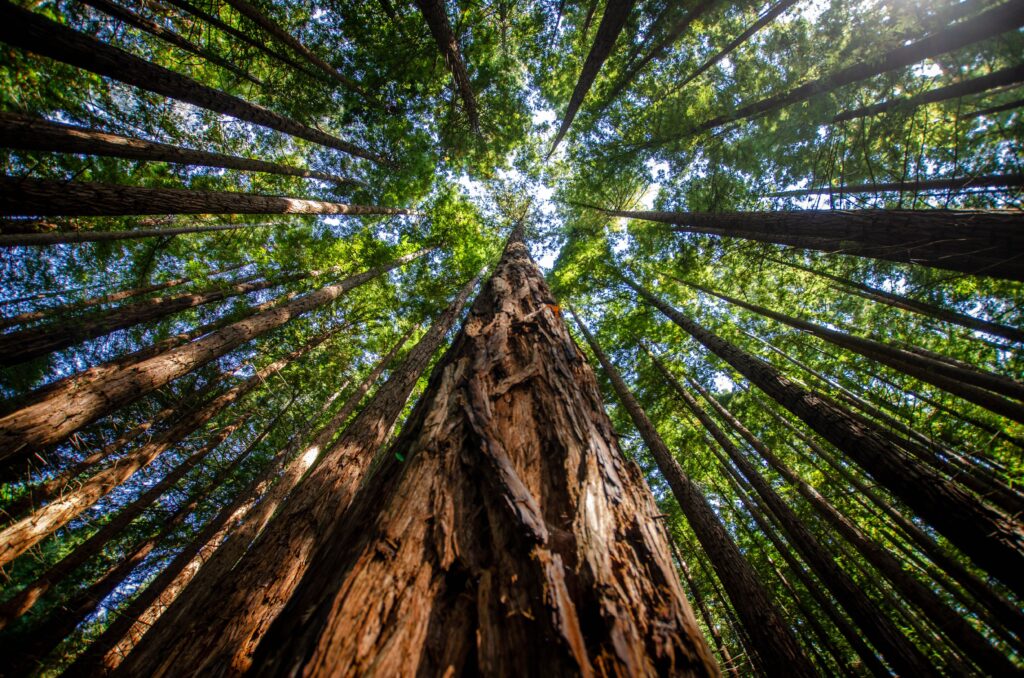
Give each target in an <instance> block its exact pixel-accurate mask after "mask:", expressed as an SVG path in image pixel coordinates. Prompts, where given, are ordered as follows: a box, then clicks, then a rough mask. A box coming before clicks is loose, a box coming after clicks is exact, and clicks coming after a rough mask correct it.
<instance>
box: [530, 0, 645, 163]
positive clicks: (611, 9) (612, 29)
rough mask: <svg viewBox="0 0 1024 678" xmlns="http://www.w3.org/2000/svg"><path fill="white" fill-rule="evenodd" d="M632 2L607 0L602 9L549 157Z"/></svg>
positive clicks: (578, 106) (578, 108) (616, 37)
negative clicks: (591, 42)
mask: <svg viewBox="0 0 1024 678" xmlns="http://www.w3.org/2000/svg"><path fill="white" fill-rule="evenodd" d="M634 4H635V0H608V1H607V4H606V5H605V8H604V16H602V17H601V25H599V26H598V27H597V35H596V36H594V44H593V45H591V47H590V53H589V54H587V60H586V61H585V62H583V69H582V70H581V71H580V77H579V79H578V80H577V81H576V87H575V88H574V89H573V91H572V96H571V97H570V98H569V105H568V106H566V108H565V115H564V116H562V124H561V125H560V126H559V128H558V134H556V135H555V140H554V141H553V142H551V150H550V151H548V157H549V158H550V157H551V155H552V154H553V153H554V152H555V149H556V148H558V144H560V143H561V142H562V139H563V138H564V137H565V135H566V133H567V132H568V131H569V128H570V127H571V126H572V121H573V120H574V119H575V118H576V113H577V112H578V111H579V110H580V106H582V105H583V100H584V99H586V97H587V92H589V91H590V87H591V86H592V85H593V84H594V80H596V79H597V74H598V73H600V72H601V66H603V65H604V62H605V61H606V60H607V59H608V56H609V55H610V54H611V53H612V48H613V47H614V46H615V41H616V40H617V39H618V37H619V33H621V32H622V29H623V28H625V27H626V19H627V18H629V13H630V12H631V11H632V9H633V5H634Z"/></svg>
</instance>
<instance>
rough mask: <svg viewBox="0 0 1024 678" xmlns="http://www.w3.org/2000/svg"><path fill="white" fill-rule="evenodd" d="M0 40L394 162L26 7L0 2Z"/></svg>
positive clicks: (381, 161) (372, 158) (323, 143)
mask: <svg viewBox="0 0 1024 678" xmlns="http://www.w3.org/2000/svg"><path fill="white" fill-rule="evenodd" d="M0 40H3V41H4V42H6V43H7V44H9V45H13V46H15V47H20V48H21V49H24V50H27V51H29V52H32V53H34V54H39V55H42V56H46V57H50V58H51V59H56V60H57V61H62V62H64V63H66V64H69V65H71V66H76V67H78V68H82V69H85V70H87V71H91V72H93V73H96V74H98V75H105V76H107V77H108V78H113V79H114V80H119V81H121V82H123V83H125V84H128V85H133V86H135V87H139V88H141V89H144V90H148V91H150V92H156V93H157V94H162V95H163V96H166V97H170V98H172V99H177V100H178V101H184V102H186V103H189V104H193V105H195V106H199V107H200V108H205V109H207V110H211V111H214V112H217V113H222V114H224V115H230V116H231V117H233V118H238V119H239V120H244V121H246V122H251V123H253V124H255V125H260V126H262V127H267V128H269V129H273V130H277V131H278V132H283V133H285V134H290V135H291V136H295V137H299V138H300V139H305V140H307V141H312V142H313V143H315V144H320V145H321V146H327V147H329V148H334V149H337V150H339V151H342V152H344V153H348V154H350V155H354V156H358V157H361V158H366V159H367V160H370V161H372V162H375V163H377V164H383V165H388V164H390V162H389V161H388V160H387V159H386V158H383V157H382V156H380V155H377V154H376V153H372V152H370V151H367V150H364V149H362V148H359V147H358V146H356V145H354V144H350V143H348V142H347V141H342V140H341V139H339V138H337V137H335V136H332V135H330V134H327V133H325V132H321V131H320V130H318V129H314V128H312V127H308V126H306V125H303V124H301V123H298V122H295V121H294V120H291V119H289V118H286V117H284V116H283V115H280V114H278V113H274V112H273V111H271V110H269V109H267V108H263V107H262V106H259V105H257V104H253V103H250V102H248V101H244V100H243V99H239V98H238V97H236V96H232V95H230V94H227V93H225V92H221V91H218V90H215V89H213V88H211V87H207V86H206V85H203V84H201V83H199V82H196V81H195V80H193V79H192V78H189V77H186V76H184V75H181V74H179V73H175V72H174V71H172V70H169V69H166V68H164V67H162V66H157V65H156V64H153V63H150V62H148V61H145V60H144V59H140V58H139V57H137V56H134V55H132V54H129V53H128V52H125V51H124V50H121V49H118V48H116V47H112V46H111V45H107V44H105V43H102V42H100V41H99V40H96V39H95V38H92V37H90V36H88V35H85V34H84V33H80V32H78V31H76V30H73V29H71V28H68V27H67V26H64V25H62V24H59V23H57V22H56V21H51V20H50V19H47V18H46V17H43V16H41V15H39V14H35V13H33V12H31V11H29V10H26V9H22V8H20V7H18V6H16V5H14V4H12V3H11V2H9V0H4V1H3V2H2V3H0Z"/></svg>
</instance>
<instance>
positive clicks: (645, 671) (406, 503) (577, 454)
mask: <svg viewBox="0 0 1024 678" xmlns="http://www.w3.org/2000/svg"><path fill="white" fill-rule="evenodd" d="M656 515H657V508H656V505H655V503H654V500H653V498H652V497H651V495H650V493H649V492H648V491H647V489H646V488H645V486H644V481H643V476H642V475H641V472H640V470H639V468H638V467H637V466H636V465H634V464H631V463H629V462H627V461H626V460H625V459H624V458H623V457H622V454H621V452H620V451H619V449H618V445H617V444H616V441H615V436H614V433H613V431H612V428H611V422H610V421H609V420H608V417H607V415H606V414H605V413H604V410H603V407H602V403H601V398H600V395H599V393H598V390H597V383H596V380H595V379H594V375H593V372H592V371H591V370H590V368H589V367H588V366H587V363H586V360H585V359H584V357H583V355H582V354H581V353H580V352H579V350H578V349H577V348H576V346H575V344H574V343H573V341H572V338H571V337H570V335H569V333H568V331H567V330H566V327H565V325H564V323H563V322H562V320H561V318H560V317H559V315H558V311H557V305H556V302H555V300H554V298H553V297H552V296H551V293H550V291H549V290H548V288H547V285H546V284H545V283H544V278H543V277H542V275H541V273H540V270H539V269H538V268H537V267H536V266H535V265H534V264H533V262H532V261H531V260H530V258H529V254H528V251H527V249H526V246H525V243H524V242H523V240H522V232H521V230H520V229H519V228H518V227H517V228H516V229H515V230H514V231H513V235H512V237H511V238H510V239H509V243H508V244H507V246H506V248H505V252H504V254H503V256H502V258H501V261H500V262H499V263H498V265H497V268H496V270H495V273H494V275H493V276H492V278H491V280H490V282H489V283H488V284H487V285H486V286H485V287H484V289H483V291H482V292H481V293H480V295H479V296H478V298H477V301H476V302H475V303H474V305H473V308H472V310H471V312H470V315H469V317H468V319H467V320H466V322H465V323H464V325H463V330H462V332H460V333H459V335H458V336H457V337H456V339H455V341H454V343H453V345H452V347H451V348H450V349H449V350H448V352H447V353H446V354H445V357H444V358H442V360H441V362H440V363H439V364H438V366H437V367H436V368H435V370H434V372H433V374H432V375H431V379H430V382H429V385H428V387H427V390H426V392H425V393H424V395H423V397H422V398H421V399H420V401H419V403H418V405H417V407H416V408H415V410H414V411H413V413H412V414H411V415H410V418H409V420H408V421H407V422H406V426H405V428H404V430H403V432H402V434H401V435H400V436H399V438H398V440H397V441H396V442H395V444H394V445H393V446H392V447H391V448H389V449H388V450H387V452H386V453H384V454H383V455H382V456H381V457H380V465H379V467H378V469H377V471H376V473H375V474H374V475H373V476H371V477H370V478H369V479H368V481H367V483H366V484H365V485H364V486H363V487H362V488H361V490H360V492H359V494H358V495H357V497H356V499H355V500H354V501H353V504H352V506H351V508H350V509H349V512H348V513H347V514H346V519H345V520H344V521H340V522H338V523H336V524H335V525H334V526H333V528H332V529H331V530H329V531H328V532H326V533H325V537H326V538H324V539H323V540H321V543H322V546H321V548H320V550H319V551H318V553H317V557H316V558H315V559H314V562H313V566H312V567H311V568H310V570H309V572H308V573H307V575H306V577H305V578H304V579H303V581H302V583H301V584H300V586H299V588H298V589H297V590H296V593H295V595H294V596H293V597H292V600H291V601H290V602H289V604H288V606H287V607H286V608H285V610H284V611H283V613H282V614H281V615H280V616H279V617H278V619H277V621H276V622H275V624H274V626H273V627H272V628H271V630H270V631H269V632H268V633H267V635H266V637H265V639H264V640H263V642H262V643H261V644H260V647H259V650H258V652H257V656H256V657H255V659H254V662H253V669H254V672H256V673H257V674H259V675H284V674H293V673H294V674H297V673H301V672H319V673H323V674H334V675H344V674H348V673H360V672H365V671H366V670H372V671H375V672H377V673H380V674H381V675H385V674H386V675H415V674H422V675H441V674H445V673H447V674H448V675H459V674H473V673H482V674H491V675H545V676H560V675H581V674H582V675H591V674H592V673H594V674H596V673H601V674H606V675H655V674H661V675H679V676H712V675H718V670H717V667H716V666H715V663H714V659H713V657H712V655H711V652H710V650H709V649H708V648H707V647H706V646H705V644H704V641H703V639H702V638H701V637H700V631H699V630H698V627H697V623H696V620H695V619H694V617H693V613H692V612H691V610H690V608H689V605H688V604H687V603H686V600H685V598H684V596H683V592H682V589H681V586H680V583H679V577H678V575H677V574H676V572H675V571H674V570H673V567H672V561H671V556H670V554H669V548H668V543H667V535H666V534H665V531H664V528H662V527H661V526H660V525H659V524H658V521H657V519H656ZM371 525H372V526H373V527H372V528H369V529H368V526H371ZM381 581H390V582H393V585H392V586H390V587H389V589H388V592H387V595H386V596H384V597H383V598H382V597H381V595H380V588H379V582H381ZM627 582H628V585H627V584H626V583H627ZM524 648H529V649H530V650H529V651H528V652H524ZM371 667H372V668H371Z"/></svg>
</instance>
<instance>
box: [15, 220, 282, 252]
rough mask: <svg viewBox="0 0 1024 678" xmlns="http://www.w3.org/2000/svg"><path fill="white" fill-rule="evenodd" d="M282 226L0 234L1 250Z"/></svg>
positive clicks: (247, 225)
mask: <svg viewBox="0 0 1024 678" xmlns="http://www.w3.org/2000/svg"><path fill="white" fill-rule="evenodd" d="M280 225H281V224H200V225H197V226H177V227H173V228H137V229H133V230H131V231H92V230H89V231H58V232H56V233H14V234H11V235H5V234H0V247H45V246H47V245H65V244H74V243H82V242H111V241H116V240H139V239H141V238H167V237H171V236H175V235H184V234H187V233H212V232H215V231H237V230H239V229H243V228H247V229H257V228H267V227H274V226H280Z"/></svg>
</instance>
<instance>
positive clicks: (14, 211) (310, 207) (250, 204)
mask: <svg viewBox="0 0 1024 678" xmlns="http://www.w3.org/2000/svg"><path fill="white" fill-rule="evenodd" d="M0 214H7V215H31V216H60V215H74V216H117V215H134V214H345V215H362V214H417V213H416V212H414V211H413V210H407V209H402V208H399V207H377V206H375V205H349V204H346V203H342V202H323V201H321V200H305V199H302V198H287V197H279V196H274V195H259V194H256V193H237V192H231V191H196V190H192V189H187V188H144V187H141V186H123V185H120V184H102V183H98V182H80V181H56V180H53V179H17V178H12V177H0Z"/></svg>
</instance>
